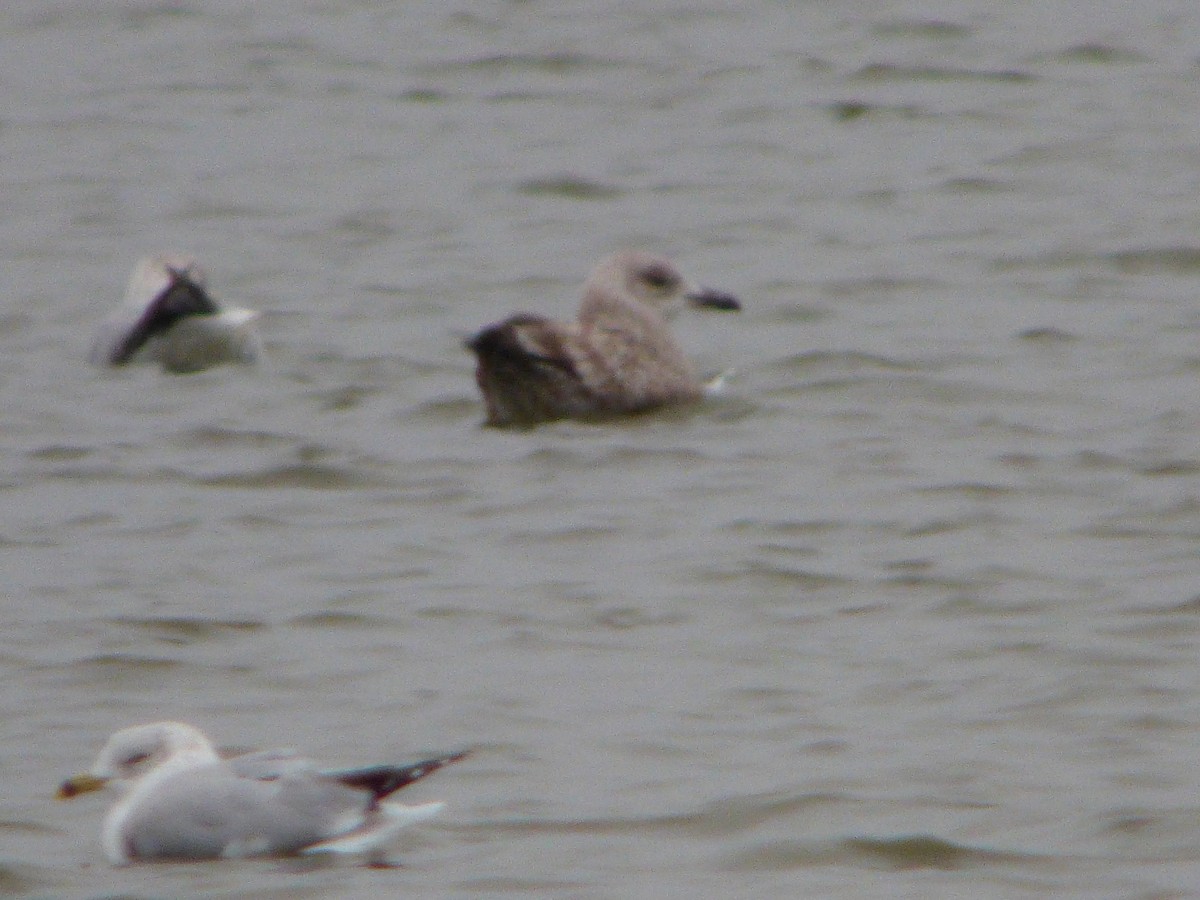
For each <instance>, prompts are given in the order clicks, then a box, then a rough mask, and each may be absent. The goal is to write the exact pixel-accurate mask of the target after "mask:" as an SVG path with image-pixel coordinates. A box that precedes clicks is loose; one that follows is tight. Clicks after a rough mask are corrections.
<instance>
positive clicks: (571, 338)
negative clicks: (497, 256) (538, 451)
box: [467, 250, 741, 426]
mask: <svg viewBox="0 0 1200 900" xmlns="http://www.w3.org/2000/svg"><path fill="white" fill-rule="evenodd" d="M689 304H690V305H692V306H697V307H707V308H710V309H719V310H737V309H741V304H740V303H739V302H738V300H737V298H736V297H734V296H733V295H732V294H727V293H724V292H722V291H714V290H711V289H708V288H701V287H698V286H696V285H693V284H692V283H691V282H689V281H688V280H687V279H686V278H684V276H683V275H682V274H681V273H680V271H679V270H678V269H677V268H676V267H675V266H674V265H673V264H672V263H671V262H670V260H667V259H665V258H663V257H661V256H655V255H653V254H650V253H642V252H639V251H633V250H626V251H623V252H621V253H615V254H613V255H612V256H609V257H608V258H606V259H604V260H603V261H601V263H600V264H599V265H598V266H596V268H595V269H594V270H593V271H592V274H591V276H590V277H589V278H588V280H587V283H586V284H585V285H584V290H583V301H582V303H581V304H580V307H579V315H578V318H577V319H576V320H575V321H574V322H558V321H555V320H553V319H548V318H545V317H544V316H539V315H533V314H530V313H518V314H516V315H513V316H510V317H509V318H507V319H505V320H504V321H502V322H497V323H496V324H494V325H489V326H488V327H486V328H484V329H483V330H482V331H480V332H479V333H478V334H476V335H475V336H473V337H472V338H470V340H468V341H467V347H468V348H469V349H470V350H471V351H473V352H474V354H475V356H476V367H475V381H476V383H477V384H478V385H479V390H480V392H481V393H482V394H483V400H484V404H485V406H486V407H487V424H489V425H499V426H505V425H536V424H538V423H539V422H547V421H552V420H554V419H567V418H576V419H587V418H602V417H606V416H617V415H626V414H630V413H639V412H645V411H647V410H652V409H657V408H659V407H663V406H671V405H675V404H681V403H691V402H694V401H696V400H699V399H700V398H701V397H702V396H704V392H705V384H704V382H703V381H702V380H701V379H700V377H699V376H698V375H697V374H696V371H695V369H694V368H693V367H692V364H691V362H689V361H688V358H687V357H686V356H685V355H684V353H683V350H682V349H681V348H680V347H679V345H678V344H677V343H676V341H675V338H674V337H673V336H672V335H671V331H670V328H669V327H668V325H667V319H668V317H669V316H670V315H671V314H672V313H673V312H675V311H676V310H677V309H678V308H680V307H682V306H684V305H689Z"/></svg>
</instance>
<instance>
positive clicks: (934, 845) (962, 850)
mask: <svg viewBox="0 0 1200 900" xmlns="http://www.w3.org/2000/svg"><path fill="white" fill-rule="evenodd" d="M1040 858H1041V857H1039V856H1037V855H1035V854H1029V853H1011V852H1004V851H998V850H988V849H982V848H977V847H970V846H967V845H965V844H956V843H954V842H952V841H947V840H944V839H943V838H939V837H934V836H931V835H903V836H901V837H894V838H874V837H852V838H844V839H842V840H835V841H769V842H766V843H763V844H760V845H758V846H756V847H753V848H751V849H749V850H746V851H744V852H742V853H738V854H736V855H734V856H733V857H731V858H730V859H729V860H728V862H727V863H726V864H725V867H726V868H728V869H731V870H733V871H762V870H764V869H774V870H781V869H797V868H807V867H810V866H818V865H846V864H852V865H863V864H865V865H868V866H871V867H878V868H886V869H897V870H906V869H944V870H952V869H965V868H969V867H971V866H977V865H985V864H989V863H1012V862H1020V861H1023V860H1037V859H1040Z"/></svg>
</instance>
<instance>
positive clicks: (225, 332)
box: [91, 253, 262, 373]
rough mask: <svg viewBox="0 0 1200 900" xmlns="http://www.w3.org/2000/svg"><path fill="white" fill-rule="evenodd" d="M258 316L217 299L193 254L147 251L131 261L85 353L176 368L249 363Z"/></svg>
mask: <svg viewBox="0 0 1200 900" xmlns="http://www.w3.org/2000/svg"><path fill="white" fill-rule="evenodd" d="M259 317H260V313H258V312H255V311H254V310H251V309H242V308H241V307H237V306H230V305H223V306H222V305H218V304H217V303H216V301H214V300H213V299H212V297H211V296H210V295H209V293H208V289H207V287H206V284H205V277H204V272H203V271H202V270H201V268H200V266H199V264H198V263H197V262H196V260H195V258H194V257H192V256H189V255H187V254H181V253H167V254H161V255H158V256H149V257H146V258H145V259H143V260H141V261H140V262H139V263H138V264H137V265H136V266H135V267H134V270H133V274H132V275H131V276H130V278H129V286H128V288H127V289H126V291H125V299H124V300H123V301H122V302H121V304H120V306H119V307H118V308H117V309H116V311H115V312H114V313H113V314H112V315H111V316H110V317H109V318H108V320H107V321H105V322H104V324H103V325H101V327H100V330H99V331H98V332H97V334H96V338H95V340H94V341H93V343H92V351H91V359H92V362H93V363H95V364H97V365H102V366H123V365H125V364H126V363H129V362H135V361H146V362H157V363H160V364H161V365H162V367H163V368H164V369H166V370H167V371H169V372H179V373H182V372H196V371H199V370H201V369H207V368H209V367H211V366H216V365H221V364H223V363H246V364H250V363H255V362H257V361H258V360H259V358H260V357H261V356H262V339H261V338H260V337H259V334H258V330H257V328H256V324H257V321H258V319H259Z"/></svg>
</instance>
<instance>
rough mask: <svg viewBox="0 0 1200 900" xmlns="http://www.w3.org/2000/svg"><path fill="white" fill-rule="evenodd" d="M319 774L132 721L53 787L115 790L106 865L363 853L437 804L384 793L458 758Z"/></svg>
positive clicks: (281, 754) (294, 760) (165, 725)
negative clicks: (227, 752) (226, 752)
mask: <svg viewBox="0 0 1200 900" xmlns="http://www.w3.org/2000/svg"><path fill="white" fill-rule="evenodd" d="M464 756H466V752H460V753H453V754H449V755H447V756H439V757H434V758H432V759H427V760H423V761H421V762H419V763H414V764H411V765H407V766H389V765H381V766H372V767H369V768H365V769H348V770H323V769H319V768H317V767H316V766H315V764H313V763H312V762H310V761H309V760H306V759H303V758H301V757H299V756H297V755H296V754H294V753H292V752H291V751H266V752H260V753H250V754H246V755H243V756H236V757H233V758H230V759H222V757H221V756H220V755H219V754H218V753H217V751H216V750H215V749H214V748H213V745H212V743H211V742H210V741H209V740H208V738H206V737H205V736H204V735H203V734H202V733H201V732H200V731H198V730H197V729H195V728H193V727H192V726H191V725H187V724H184V723H182V722H155V723H152V724H149V725H135V726H133V727H132V728H126V729H123V730H122V731H118V732H116V733H115V734H114V735H112V737H110V738H109V739H108V741H107V743H105V745H104V747H103V749H101V751H100V755H99V756H98V757H97V758H96V762H95V763H94V764H93V765H92V768H91V769H90V770H89V771H88V772H85V773H83V774H81V775H77V776H75V777H74V778H69V779H67V780H66V781H64V782H63V784H62V786H61V787H60V788H59V790H58V797H59V798H60V799H69V798H71V797H76V796H78V795H80V794H84V793H87V792H90V791H94V790H98V789H99V788H102V787H104V786H105V785H106V784H109V783H114V784H115V785H116V786H117V787H118V788H120V789H121V792H122V796H121V797H120V798H119V799H118V800H117V802H116V803H115V804H113V806H112V808H111V809H110V810H109V812H108V815H107V816H106V817H105V820H104V826H103V829H102V841H103V845H104V851H105V854H106V855H107V856H108V858H109V860H110V861H111V862H112V863H113V864H115V865H123V864H125V863H129V862H133V861H136V860H155V859H191V860H198V859H216V858H221V857H243V856H257V855H266V854H291V853H321V852H328V853H370V852H372V851H375V850H377V849H378V848H380V847H381V846H382V845H383V844H384V843H385V842H386V841H387V840H388V839H389V838H390V837H391V836H392V835H393V834H394V833H395V832H396V831H397V830H398V829H400V828H402V827H403V826H405V825H408V824H410V823H412V822H417V821H421V820H422V819H426V818H428V817H429V816H431V815H433V814H435V813H436V812H437V811H438V810H440V809H441V807H442V804H441V803H424V804H421V805H418V806H404V805H403V804H400V803H395V802H385V798H386V797H388V796H389V795H390V794H392V793H394V792H395V791H397V790H399V789H400V788H402V787H404V786H405V785H408V784H411V783H412V782H414V781H416V780H418V779H419V778H423V777H425V776H426V775H428V774H430V773H431V772H435V771H437V770H438V769H440V768H441V767H442V766H444V765H446V764H448V763H451V762H454V761H456V760H459V759H462V758H463V757H464Z"/></svg>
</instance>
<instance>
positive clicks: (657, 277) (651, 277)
mask: <svg viewBox="0 0 1200 900" xmlns="http://www.w3.org/2000/svg"><path fill="white" fill-rule="evenodd" d="M642 278H644V279H645V280H646V284H648V285H650V287H652V288H656V289H658V290H662V289H663V288H667V287H670V286H671V285H672V284H673V283H674V281H675V277H674V275H673V274H672V273H671V270H670V269H667V268H664V267H663V266H651V267H650V268H648V269H646V270H645V271H644V272H642Z"/></svg>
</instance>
